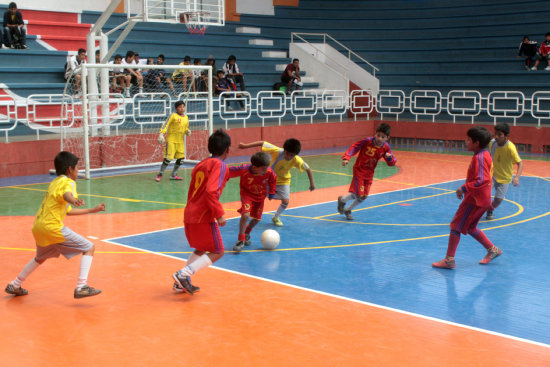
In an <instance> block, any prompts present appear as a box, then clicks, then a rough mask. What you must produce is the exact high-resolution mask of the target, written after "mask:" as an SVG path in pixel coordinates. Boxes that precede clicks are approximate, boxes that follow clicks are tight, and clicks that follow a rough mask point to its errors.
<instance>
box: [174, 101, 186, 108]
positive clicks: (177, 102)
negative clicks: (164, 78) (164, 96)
mask: <svg viewBox="0 0 550 367" xmlns="http://www.w3.org/2000/svg"><path fill="white" fill-rule="evenodd" d="M181 105H184V106H185V102H184V101H176V103H174V108H178V107H179V106H181Z"/></svg>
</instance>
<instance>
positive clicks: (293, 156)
mask: <svg viewBox="0 0 550 367" xmlns="http://www.w3.org/2000/svg"><path fill="white" fill-rule="evenodd" d="M253 147H262V151H263V152H266V153H267V154H269V155H270V156H271V169H272V170H273V172H275V174H276V175H277V190H276V194H275V197H274V199H277V200H281V205H279V208H278V209H277V212H276V213H275V215H274V216H273V218H272V221H273V224H275V225H276V226H277V227H281V226H282V225H283V222H281V219H280V218H279V216H280V215H281V214H282V213H283V212H284V211H285V209H286V208H287V207H288V204H289V202H290V178H291V176H290V169H291V168H292V167H294V168H297V169H299V170H300V172H304V171H306V172H307V176H308V178H309V190H310V191H313V190H315V182H314V181H313V173H312V172H311V168H309V166H308V165H307V163H306V162H304V160H303V159H302V158H301V157H299V156H298V154H299V153H300V150H301V149H302V144H301V143H300V141H299V140H297V139H292V138H290V139H287V140H286V141H285V143H284V144H283V149H281V148H279V147H277V146H275V145H273V144H270V143H268V142H266V141H256V142H253V143H248V144H244V143H239V149H246V148H253Z"/></svg>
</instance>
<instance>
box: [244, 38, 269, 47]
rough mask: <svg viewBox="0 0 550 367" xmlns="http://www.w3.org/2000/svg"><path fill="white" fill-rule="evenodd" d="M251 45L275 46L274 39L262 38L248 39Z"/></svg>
mask: <svg viewBox="0 0 550 367" xmlns="http://www.w3.org/2000/svg"><path fill="white" fill-rule="evenodd" d="M248 44H249V45H255V46H273V40H266V39H262V38H253V39H249V40H248Z"/></svg>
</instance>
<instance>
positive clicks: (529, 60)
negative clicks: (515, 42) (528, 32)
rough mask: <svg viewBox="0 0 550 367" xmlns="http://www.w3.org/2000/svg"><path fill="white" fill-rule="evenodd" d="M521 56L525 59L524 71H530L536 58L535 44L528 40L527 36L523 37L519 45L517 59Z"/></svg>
mask: <svg viewBox="0 0 550 367" xmlns="http://www.w3.org/2000/svg"><path fill="white" fill-rule="evenodd" d="M522 55H523V56H524V57H525V69H527V70H531V68H532V67H533V63H534V62H535V57H536V56H537V42H536V41H531V40H529V36H524V37H523V41H522V42H521V43H520V44H519V51H518V57H521V56H522Z"/></svg>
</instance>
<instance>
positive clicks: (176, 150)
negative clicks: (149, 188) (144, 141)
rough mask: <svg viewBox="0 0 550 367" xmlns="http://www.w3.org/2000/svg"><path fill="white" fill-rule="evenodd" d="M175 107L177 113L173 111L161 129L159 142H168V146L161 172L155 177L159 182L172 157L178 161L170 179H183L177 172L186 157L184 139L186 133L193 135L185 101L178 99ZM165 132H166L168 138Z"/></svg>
mask: <svg viewBox="0 0 550 367" xmlns="http://www.w3.org/2000/svg"><path fill="white" fill-rule="evenodd" d="M174 107H176V113H173V114H172V116H170V118H169V119H168V120H167V121H166V122H165V123H164V125H163V126H162V128H161V129H160V134H159V139H158V142H159V144H161V145H163V144H165V143H166V146H165V147H164V160H163V161H162V165H161V166H160V172H159V173H158V175H157V177H156V178H155V181H157V182H159V181H160V180H161V179H162V174H163V173H164V170H165V169H166V167H168V165H169V164H170V161H171V160H172V159H175V160H176V163H175V164H174V170H173V171H172V176H170V179H171V180H176V181H181V180H182V178H181V177H179V176H178V175H177V173H178V169H179V168H180V166H181V161H182V160H183V159H184V158H185V145H184V142H183V139H184V135H187V136H189V135H191V130H189V118H188V117H187V115H186V114H185V103H184V102H183V101H177V102H176V103H175V104H174ZM164 134H166V138H165V137H164Z"/></svg>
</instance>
